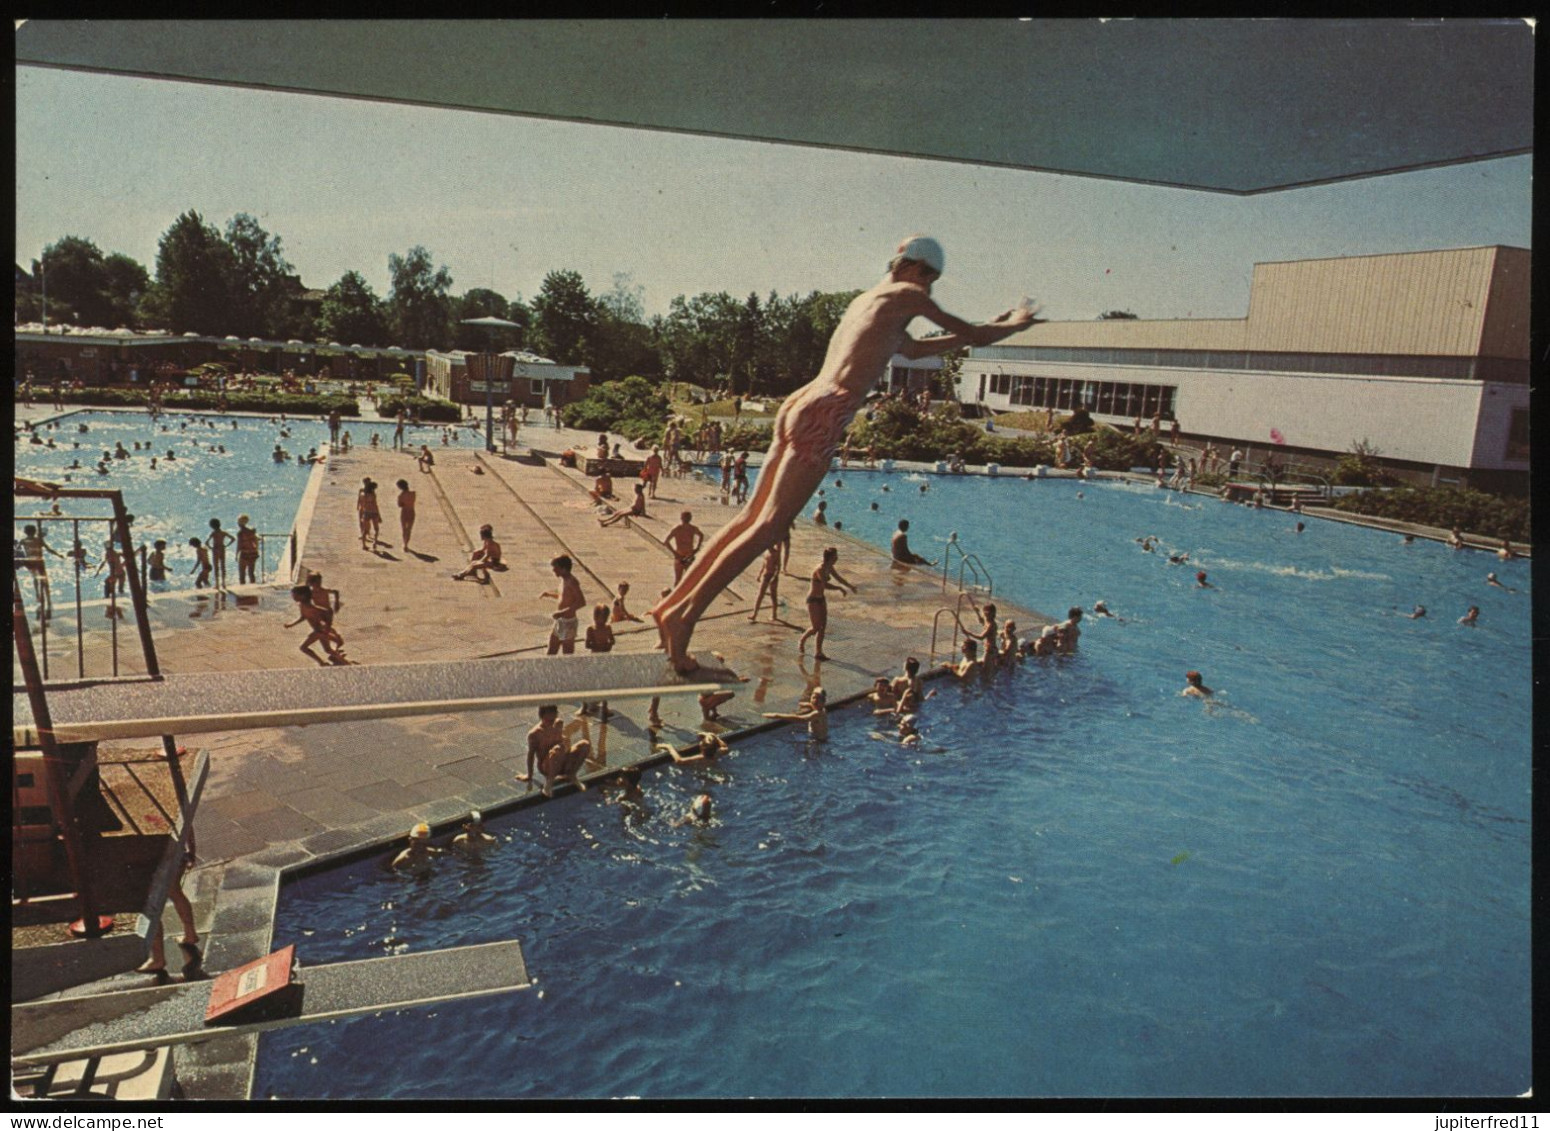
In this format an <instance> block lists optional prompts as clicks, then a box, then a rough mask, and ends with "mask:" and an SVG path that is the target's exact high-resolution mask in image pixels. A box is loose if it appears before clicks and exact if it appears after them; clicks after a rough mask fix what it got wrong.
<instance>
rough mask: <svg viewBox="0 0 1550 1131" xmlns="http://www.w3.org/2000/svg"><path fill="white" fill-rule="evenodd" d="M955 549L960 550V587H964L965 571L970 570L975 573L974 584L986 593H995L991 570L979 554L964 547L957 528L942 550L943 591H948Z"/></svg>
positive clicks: (948, 537)
mask: <svg viewBox="0 0 1550 1131" xmlns="http://www.w3.org/2000/svg"><path fill="white" fill-rule="evenodd" d="M954 550H956V551H957V552H958V588H959V589H962V588H963V587H964V584H963V582H964V572H965V570H968V571H970V572H972V574H973V584H974V585H975V586H976V587H978V588H980V589H983V590H985V592H986V593H994V592H995V582H994V581H992V580H991V577H990V570H989V569H987V568H986V566H985V563H984V562H982V561H981V560H980V559H979V556H978V555H977V554H971V553H969V552H968V551H967V550H965V549H964V548H963V545H962V544H961V543H960V542H959V541H958V532H957V531H956V530H955V531H953V532H952V533H951V534H949V535H948V536H947V547H946V549H944V550H943V552H942V591H943V592H946V591H947V578H948V575H949V572H950V570H951V569H952V561H953V551H954Z"/></svg>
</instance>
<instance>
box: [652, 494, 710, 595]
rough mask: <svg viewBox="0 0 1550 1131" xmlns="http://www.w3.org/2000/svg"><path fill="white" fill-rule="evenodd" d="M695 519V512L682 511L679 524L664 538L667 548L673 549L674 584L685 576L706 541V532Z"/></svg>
mask: <svg viewBox="0 0 1550 1131" xmlns="http://www.w3.org/2000/svg"><path fill="white" fill-rule="evenodd" d="M693 520H694V514H693V512H691V511H682V512H680V514H679V515H678V525H677V526H675V527H673V529H671V530H669V531H668V532H667V534H666V536H664V537H663V539H662V541H663V542H665V543H667V548H668V549H669V550H671V551H673V582H674V584H677V582H678V581H679V580H680V579H681V578H682V577H683V575H684V570H686V569H688V568H689V567H690V566H691V565H693V564H694V555H695V554H698V553H699V552H700V547H701V546H702V545H704V543H705V532H704V531H703V530H701V529H700V528H699V527H698V526H695V525H694V521H693Z"/></svg>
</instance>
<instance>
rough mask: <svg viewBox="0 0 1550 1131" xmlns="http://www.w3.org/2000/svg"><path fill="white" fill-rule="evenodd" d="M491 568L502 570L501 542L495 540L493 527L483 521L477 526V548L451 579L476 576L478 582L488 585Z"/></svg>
mask: <svg viewBox="0 0 1550 1131" xmlns="http://www.w3.org/2000/svg"><path fill="white" fill-rule="evenodd" d="M492 569H497V570H501V571H502V572H504V571H505V569H506V563H505V562H503V561H502V560H501V544H500V543H499V542H497V541H496V540H495V528H494V527H493V526H491V525H490V524H489V523H485V524H484V525H483V526H481V527H480V528H479V548H478V549H477V550H475V551H474V552H473V553H472V554H470V555H469V556H468V566H467V568H465V569H460V570H458V571H457V572H456V573H454V574H453V575H452V580H453V581H462V580H463V579H464V578H467V577H474V576H477V577H478V579H479V584H481V585H488V584H489V583H490V571H491V570H492Z"/></svg>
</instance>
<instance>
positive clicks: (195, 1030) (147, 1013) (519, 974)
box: [11, 939, 533, 1067]
mask: <svg viewBox="0 0 1550 1131" xmlns="http://www.w3.org/2000/svg"><path fill="white" fill-rule="evenodd" d="M213 984H214V983H212V982H182V983H179V984H177V985H171V986H153V987H151V988H149V989H144V990H127V991H124V992H122V993H110V994H95V995H92V996H89V997H78V998H66V999H64V1000H60V1001H46V1002H32V1003H28V1004H25V1005H17V1006H13V1007H12V1008H11V1063H12V1064H13V1065H16V1066H21V1067H25V1066H29V1065H38V1064H49V1063H52V1062H54V1061H59V1060H74V1059H79V1058H82V1057H89V1056H107V1055H110V1054H113V1053H122V1052H134V1051H135V1050H138V1049H151V1048H160V1047H162V1046H164V1045H187V1044H193V1043H194V1042H196V1041H206V1040H209V1039H210V1038H212V1037H225V1036H231V1035H233V1034H243V1033H258V1032H262V1031H264V1030H266V1029H277V1028H283V1027H287V1026H291V1025H304V1024H309V1023H311V1022H314V1021H327V1020H330V1019H333V1018H339V1017H353V1016H356V1015H358V1014H362V1013H375V1012H378V1011H380V1010H384V1009H409V1008H412V1007H414V1006H420V1005H431V1004H435V1003H437V1002H443V1001H454V1000H457V999H459V998H472V997H484V996H488V995H490V994H502V993H512V992H514V991H516V990H522V989H526V988H527V987H528V986H530V985H532V984H533V983H532V979H530V978H529V977H528V973H527V964H526V963H525V962H524V960H523V958H522V946H521V944H520V943H519V942H517V940H515V939H511V940H507V941H505V942H495V943H484V944H482V945H478V946H460V947H453V948H452V949H450V950H432V951H425V952H423V953H420V954H400V955H394V956H392V957H390V958H367V959H363V960H361V961H358V962H335V963H329V964H328V965H324V966H312V967H305V966H304V967H302V968H301V969H299V970H298V971H297V975H296V984H297V985H298V986H299V987H301V989H300V992H299V993H298V994H297V995H296V997H295V998H294V999H293V1000H294V1001H295V1002H296V1006H295V1008H293V1010H292V1011H291V1014H290V1015H289V1016H268V1017H265V1018H263V1019H262V1020H255V1021H250V1022H247V1023H239V1024H231V1025H207V1024H205V1009H206V1007H207V1006H208V1004H209V1001H210V990H211V986H212V985H213Z"/></svg>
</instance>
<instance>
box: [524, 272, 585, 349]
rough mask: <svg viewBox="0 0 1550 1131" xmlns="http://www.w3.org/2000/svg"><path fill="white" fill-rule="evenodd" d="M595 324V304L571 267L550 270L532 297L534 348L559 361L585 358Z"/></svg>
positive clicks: (579, 277)
mask: <svg viewBox="0 0 1550 1131" xmlns="http://www.w3.org/2000/svg"><path fill="white" fill-rule="evenodd" d="M596 326H597V306H596V303H594V302H593V300H592V296H591V295H590V294H589V293H588V292H587V285H586V284H585V283H584V282H582V279H581V276H580V275H579V274H578V273H577V272H575V271H551V272H549V274H547V275H545V276H544V282H543V286H542V287H540V288H539V291H538V296H537V297H536V298H534V299H533V338H534V339H535V343H536V345H537V347H538V352H539V353H541V354H543V355H544V356H545V357H549V358H552V359H554V360H555V361H557V362H559V363H560V364H561V365H579V364H582V363H584V361H585V357H584V354H585V342H586V340H587V338H588V337H589V336H590V335H591V334H592V333H593V331H594V330H595V329H596Z"/></svg>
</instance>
